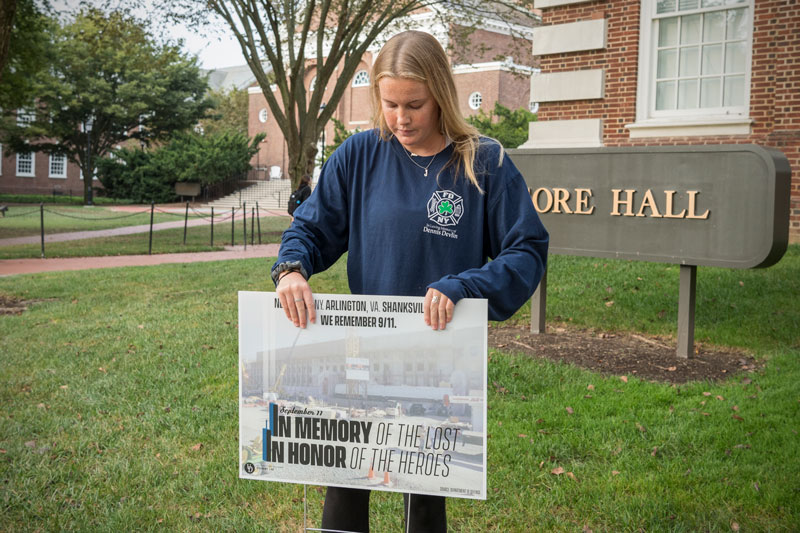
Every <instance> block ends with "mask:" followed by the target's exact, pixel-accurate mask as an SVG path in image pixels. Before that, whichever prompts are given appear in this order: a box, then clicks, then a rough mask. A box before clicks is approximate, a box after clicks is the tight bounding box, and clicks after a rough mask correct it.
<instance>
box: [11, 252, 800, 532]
mask: <svg viewBox="0 0 800 533" xmlns="http://www.w3.org/2000/svg"><path fill="white" fill-rule="evenodd" d="M228 237H229V236H228ZM269 264H270V262H269V261H268V260H256V259H250V260H241V261H229V262H216V263H198V264H182V265H163V266H158V267H144V268H121V269H113V270H108V271H104V270H92V271H83V272H63V273H44V274H37V275H28V276H15V277H10V278H0V295H3V296H5V297H14V298H18V299H24V300H28V301H30V302H31V303H29V304H28V305H29V310H28V311H26V312H25V313H23V314H21V315H15V316H2V317H0V332H2V335H0V353H2V354H3V357H0V376H2V377H0V384H2V385H0V480H2V484H1V485H0V530H2V531H36V530H39V531H61V530H75V531H124V530H136V531H141V530H164V531H198V532H200V531H202V532H205V531H299V530H300V527H301V524H300V519H301V517H302V505H303V502H302V496H303V489H302V487H300V486H295V485H288V484H277V483H260V482H254V481H243V480H239V479H238V478H237V466H236V465H237V458H238V455H237V439H238V425H237V395H238V384H237V365H238V363H237V317H236V302H237V296H236V292H237V291H239V290H271V289H272V286H271V283H269V282H268V278H267V269H268V266H269ZM677 277H678V269H677V267H669V266H667V265H661V264H646V263H633V262H626V261H608V260H596V259H587V258H568V257H552V258H551V263H550V274H549V281H550V296H549V298H548V303H549V304H550V310H549V313H550V315H549V316H550V317H556V316H557V317H560V318H559V320H561V321H563V322H569V323H571V324H575V325H578V326H581V327H594V328H603V329H611V330H628V331H645V332H647V333H660V334H669V335H673V336H674V333H675V312H676V311H675V308H676V306H677ZM639 278H641V279H639ZM312 282H313V288H314V290H315V291H317V292H346V282H345V274H344V267H343V264H342V262H340V263H338V264H337V265H336V266H335V267H334V268H333V269H331V271H329V272H327V273H325V274H322V275H319V276H316V277H315V278H313V279H312ZM609 288H610V289H611V290H610V291H609ZM609 301H614V304H613V305H611V306H608V305H606V304H607V302H609ZM798 302H800V247H798V246H793V247H791V248H790V250H789V252H787V255H786V257H785V258H784V259H783V260H782V261H781V262H780V263H779V264H778V265H776V266H774V267H772V268H769V269H765V270H753V271H734V270H723V269H712V268H707V269H706V268H701V269H699V274H698V309H697V336H698V338H699V339H701V340H702V341H703V342H709V343H714V344H719V345H729V346H737V347H741V348H744V349H747V350H749V351H751V352H752V353H753V354H754V355H755V356H756V357H758V358H759V359H761V360H762V361H764V362H765V367H764V369H763V370H762V371H760V372H758V373H755V374H749V375H747V376H744V375H740V376H732V377H731V378H730V379H729V380H727V381H725V382H721V383H690V384H687V385H682V386H680V387H672V386H669V385H665V384H658V383H649V382H644V381H640V380H637V379H635V378H634V377H632V376H630V377H629V379H628V381H627V383H625V382H623V381H622V380H620V379H619V377H616V376H611V377H605V376H601V375H598V374H596V373H592V372H587V371H583V370H581V369H578V368H575V367H571V366H567V365H562V364H555V363H549V362H543V361H539V360H533V359H531V358H528V357H526V356H522V355H506V354H502V353H499V352H495V351H490V353H489V357H490V363H489V374H490V375H489V384H490V387H489V391H490V392H489V400H490V402H489V404H490V410H489V429H488V432H489V434H490V438H489V441H488V442H489V498H488V500H487V501H485V502H482V501H468V500H458V499H450V500H448V512H449V522H450V528H451V530H452V531H543V532H547V531H565V532H572V531H578V532H580V531H584V527H587V528H589V529H591V530H592V531H595V532H597V531H731V530H732V529H733V530H735V529H736V528H737V527H738V528H740V530H741V531H797V524H798V523H800V505H798V503H800V462H799V461H798V460H797V457H798V455H800V446H798V431H800V389H798V387H797V383H798V381H800V361H798V356H800V304H799V303H798ZM513 320H517V321H519V320H526V311H522V312H520V313H518V314H517V315H516V316H515V318H514V319H513ZM492 327H495V325H494V324H493V326H492ZM590 385H591V386H592V387H591V388H589V386H590ZM587 396H588V397H587ZM566 407H571V408H572V411H573V413H572V414H569V413H568V412H567V410H566ZM556 468H563V471H564V473H563V474H561V475H556V474H553V473H551V472H552V471H553V469H556ZM569 473H571V474H569ZM322 497H323V491H322V489H320V488H317V487H312V488H310V489H309V509H310V512H311V516H312V517H313V518H314V522H313V524H310V525H312V526H313V527H317V526H318V518H319V515H320V512H321V502H322ZM372 512H373V514H372V530H373V531H377V532H384V531H401V529H402V499H401V498H400V497H399V496H398V495H396V494H385V493H374V494H373V496H372Z"/></svg>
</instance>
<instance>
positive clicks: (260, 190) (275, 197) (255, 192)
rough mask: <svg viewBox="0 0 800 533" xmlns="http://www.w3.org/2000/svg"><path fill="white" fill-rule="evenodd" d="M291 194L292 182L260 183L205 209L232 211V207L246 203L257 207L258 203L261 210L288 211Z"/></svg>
mask: <svg viewBox="0 0 800 533" xmlns="http://www.w3.org/2000/svg"><path fill="white" fill-rule="evenodd" d="M291 194H292V182H291V180H282V179H278V180H269V181H258V182H256V183H255V184H253V185H250V186H248V187H245V188H243V189H239V190H238V191H236V192H234V193H231V194H229V195H228V196H223V197H222V198H219V199H217V200H214V201H213V202H210V203H208V204H206V205H205V207H214V208H228V209H230V208H231V207H235V208H238V207H241V205H242V204H243V203H246V204H247V206H248V207H255V205H256V202H258V207H259V209H274V210H276V211H286V205H287V202H288V201H289V196H290V195H291Z"/></svg>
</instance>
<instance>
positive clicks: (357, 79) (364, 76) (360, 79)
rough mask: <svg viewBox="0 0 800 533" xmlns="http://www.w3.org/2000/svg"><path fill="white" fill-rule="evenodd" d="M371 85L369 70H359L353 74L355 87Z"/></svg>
mask: <svg viewBox="0 0 800 533" xmlns="http://www.w3.org/2000/svg"><path fill="white" fill-rule="evenodd" d="M368 85H369V72H367V71H366V70H359V71H358V72H356V75H355V76H353V87H366V86H368Z"/></svg>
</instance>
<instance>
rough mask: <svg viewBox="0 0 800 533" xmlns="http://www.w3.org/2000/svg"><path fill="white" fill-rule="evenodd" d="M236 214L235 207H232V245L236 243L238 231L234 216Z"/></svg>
mask: <svg viewBox="0 0 800 533" xmlns="http://www.w3.org/2000/svg"><path fill="white" fill-rule="evenodd" d="M235 216H236V211H234V209H233V207H231V246H233V245H234V244H236V241H235V236H234V233H235V232H236V225H235V224H234V220H233V219H234V218H235Z"/></svg>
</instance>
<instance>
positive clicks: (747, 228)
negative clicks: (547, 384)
mask: <svg viewBox="0 0 800 533" xmlns="http://www.w3.org/2000/svg"><path fill="white" fill-rule="evenodd" d="M509 153H510V154H511V156H512V158H513V159H514V163H515V164H516V165H517V167H518V168H519V170H520V172H522V175H523V176H524V177H525V181H526V183H527V184H528V187H529V191H530V194H531V201H532V202H533V205H534V207H535V208H536V210H537V211H538V213H539V216H540V218H541V219H542V222H543V223H544V225H545V227H546V228H547V230H548V231H549V232H550V252H551V253H554V254H565V255H584V256H591V257H609V258H617V259H633V260H639V261H655V262H662V263H675V264H679V265H681V271H680V295H679V302H678V307H679V309H678V349H677V354H678V356H679V357H690V356H691V354H692V349H693V345H694V307H695V305H694V303H695V289H696V279H697V266H699V265H702V266H716V267H729V268H754V267H767V266H770V265H773V264H775V263H777V262H778V260H780V258H781V257H782V256H783V254H784V252H786V247H787V245H788V242H789V198H790V183H791V168H790V166H789V162H788V160H787V159H786V156H785V155H783V154H782V153H781V152H779V151H777V150H773V149H769V148H763V147H760V146H755V145H746V144H743V145H695V146H647V147H625V148H563V149H518V150H509ZM546 279H547V278H546V276H545V277H544V278H543V279H542V283H541V284H540V287H539V288H538V289H537V290H536V294H534V298H533V302H532V305H531V330H532V331H533V332H536V333H539V332H543V331H544V330H545V321H544V318H545V303H546Z"/></svg>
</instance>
